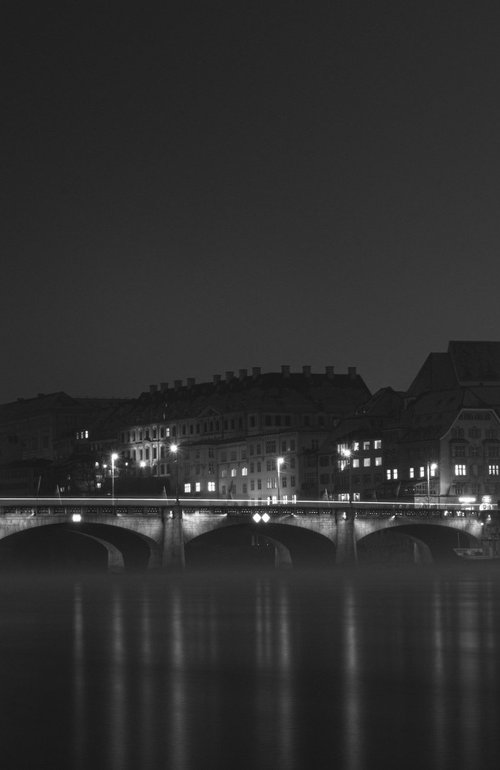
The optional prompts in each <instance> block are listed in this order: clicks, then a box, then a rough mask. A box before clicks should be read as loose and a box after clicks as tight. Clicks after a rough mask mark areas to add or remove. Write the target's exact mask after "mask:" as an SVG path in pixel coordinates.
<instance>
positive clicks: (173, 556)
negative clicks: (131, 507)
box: [161, 505, 186, 570]
mask: <svg viewBox="0 0 500 770" xmlns="http://www.w3.org/2000/svg"><path fill="white" fill-rule="evenodd" d="M161 520H162V547H161V565H162V567H164V568H166V569H173V570H182V569H184V567H185V564H186V561H185V555H184V533H183V530H182V508H181V507H180V505H176V506H175V507H174V508H172V509H169V508H162V512H161Z"/></svg>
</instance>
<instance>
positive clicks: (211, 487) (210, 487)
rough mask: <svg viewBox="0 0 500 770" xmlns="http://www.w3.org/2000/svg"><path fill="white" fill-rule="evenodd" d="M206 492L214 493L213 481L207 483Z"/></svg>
mask: <svg viewBox="0 0 500 770" xmlns="http://www.w3.org/2000/svg"><path fill="white" fill-rule="evenodd" d="M208 491H209V492H215V481H209V482H208Z"/></svg>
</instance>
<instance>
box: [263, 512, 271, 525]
mask: <svg viewBox="0 0 500 770" xmlns="http://www.w3.org/2000/svg"><path fill="white" fill-rule="evenodd" d="M270 518H271V517H270V516H269V514H268V513H263V514H262V521H263V522H264V524H267V522H268V521H269V519H270Z"/></svg>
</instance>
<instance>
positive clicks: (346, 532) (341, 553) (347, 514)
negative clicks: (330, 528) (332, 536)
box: [335, 510, 358, 567]
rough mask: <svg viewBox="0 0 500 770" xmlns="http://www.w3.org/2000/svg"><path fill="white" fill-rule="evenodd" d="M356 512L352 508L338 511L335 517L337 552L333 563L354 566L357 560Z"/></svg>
mask: <svg viewBox="0 0 500 770" xmlns="http://www.w3.org/2000/svg"><path fill="white" fill-rule="evenodd" d="M355 517H356V514H355V512H354V511H353V510H347V511H344V512H343V513H339V514H338V516H337V517H336V519H337V521H336V528H337V553H336V557H335V563H336V564H337V565H338V566H342V567H348V566H354V565H355V564H356V563H357V561H358V554H357V548H356V534H355V529H354V521H355Z"/></svg>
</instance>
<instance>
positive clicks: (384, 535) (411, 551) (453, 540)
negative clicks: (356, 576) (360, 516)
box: [356, 523, 480, 564]
mask: <svg viewBox="0 0 500 770" xmlns="http://www.w3.org/2000/svg"><path fill="white" fill-rule="evenodd" d="M459 546H460V547H473V546H475V547H478V546H480V541H479V540H478V538H477V537H475V536H474V535H473V534H471V533H470V532H467V531H464V530H463V529H462V528H455V527H451V526H449V525H446V526H445V525H439V524H426V523H412V524H408V523H403V524H400V523H398V524H395V525H393V526H386V527H381V528H378V529H376V530H374V531H371V532H369V533H368V534H365V535H364V536H363V537H361V538H360V539H359V540H358V541H357V544H356V548H357V557H358V561H359V562H360V563H373V562H380V563H397V564H401V563H413V564H431V563H433V562H438V563H439V562H441V563H442V562H446V563H453V562H456V561H457V560H458V559H459V557H458V556H457V554H456V553H455V550H454V549H455V548H457V547H459Z"/></svg>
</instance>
